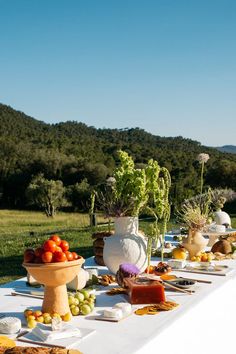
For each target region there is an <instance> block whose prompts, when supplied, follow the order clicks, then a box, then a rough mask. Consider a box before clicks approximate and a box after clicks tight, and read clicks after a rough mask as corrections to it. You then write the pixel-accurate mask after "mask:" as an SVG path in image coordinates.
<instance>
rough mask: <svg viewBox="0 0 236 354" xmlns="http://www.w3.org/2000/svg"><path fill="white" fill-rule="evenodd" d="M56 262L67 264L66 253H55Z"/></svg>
mask: <svg viewBox="0 0 236 354" xmlns="http://www.w3.org/2000/svg"><path fill="white" fill-rule="evenodd" d="M53 256H54V257H53V260H54V262H66V261H67V258H66V254H65V253H64V252H55V253H54V255H53Z"/></svg>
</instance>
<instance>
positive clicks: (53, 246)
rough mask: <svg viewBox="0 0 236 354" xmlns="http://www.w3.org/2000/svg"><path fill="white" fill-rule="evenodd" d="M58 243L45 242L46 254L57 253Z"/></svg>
mask: <svg viewBox="0 0 236 354" xmlns="http://www.w3.org/2000/svg"><path fill="white" fill-rule="evenodd" d="M56 247H57V245H56V242H54V241H52V240H47V241H45V242H44V244H43V249H44V251H45V252H47V251H48V252H52V253H54V252H55V251H56Z"/></svg>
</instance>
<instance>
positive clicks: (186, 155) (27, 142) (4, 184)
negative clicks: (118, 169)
mask: <svg viewBox="0 0 236 354" xmlns="http://www.w3.org/2000/svg"><path fill="white" fill-rule="evenodd" d="M119 149H122V150H124V151H126V152H128V153H129V154H130V155H131V156H132V157H133V158H134V160H135V163H136V166H137V167H138V166H140V167H142V166H144V165H145V164H146V163H147V161H148V160H149V159H151V158H153V159H155V160H157V161H158V162H159V164H160V165H161V166H164V167H167V168H168V170H169V171H170V174H171V178H172V187H171V192H170V198H171V204H172V206H178V205H179V204H180V203H181V202H182V201H183V200H184V199H186V198H189V197H192V196H193V195H195V194H197V193H199V188H200V178H199V176H200V166H199V164H198V162H197V161H196V157H197V155H198V154H199V153H201V152H205V153H208V154H209V155H210V159H209V161H208V162H207V164H206V169H205V175H204V180H205V183H204V185H205V187H207V186H211V187H212V188H215V187H222V188H232V189H233V190H236V155H235V154H229V153H222V152H220V151H218V150H216V149H214V148H209V147H205V146H202V145H201V144H200V143H199V142H197V141H193V140H191V139H185V138H183V137H181V136H179V137H174V138H173V137H160V136H155V135H152V134H150V133H147V132H146V131H145V130H143V129H139V128H137V127H136V128H131V129H128V128H125V129H96V128H94V127H88V126H87V125H85V124H83V123H78V122H73V121H68V122H65V123H58V124H46V123H44V122H41V121H38V120H36V119H34V118H32V117H29V116H27V115H25V114H24V113H22V112H19V111H16V110H14V109H13V108H11V107H9V106H6V105H3V104H0V206H1V207H2V208H32V194H30V191H29V186H30V185H32V184H33V183H34V182H35V179H37V178H38V179H40V178H41V179H42V178H43V179H44V180H47V181H51V182H50V183H54V182H55V183H56V184H57V186H59V185H61V186H62V188H63V197H62V198H64V202H63V203H62V205H64V208H70V209H73V210H79V211H85V210H87V209H88V208H89V196H90V193H91V191H92V190H93V189H94V188H96V187H97V186H99V185H100V184H102V183H104V181H105V180H106V178H107V177H109V176H111V175H112V171H113V170H114V168H115V166H117V164H118V163H119V161H118V155H117V151H118V150H119ZM53 181H54V182H53ZM55 183H54V184H55Z"/></svg>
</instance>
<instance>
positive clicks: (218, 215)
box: [214, 210, 231, 226]
mask: <svg viewBox="0 0 236 354" xmlns="http://www.w3.org/2000/svg"><path fill="white" fill-rule="evenodd" d="M214 219H215V222H216V224H217V225H225V226H226V225H228V226H231V219H230V216H229V214H227V213H226V212H225V211H222V210H217V211H216V212H215V213H214Z"/></svg>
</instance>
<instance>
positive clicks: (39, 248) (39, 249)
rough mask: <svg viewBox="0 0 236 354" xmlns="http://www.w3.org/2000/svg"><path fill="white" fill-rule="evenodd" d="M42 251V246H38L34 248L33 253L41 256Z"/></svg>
mask: <svg viewBox="0 0 236 354" xmlns="http://www.w3.org/2000/svg"><path fill="white" fill-rule="evenodd" d="M43 252H44V249H43V247H38V248H36V250H35V251H34V254H35V256H36V257H38V258H41V257H42V254H43Z"/></svg>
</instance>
